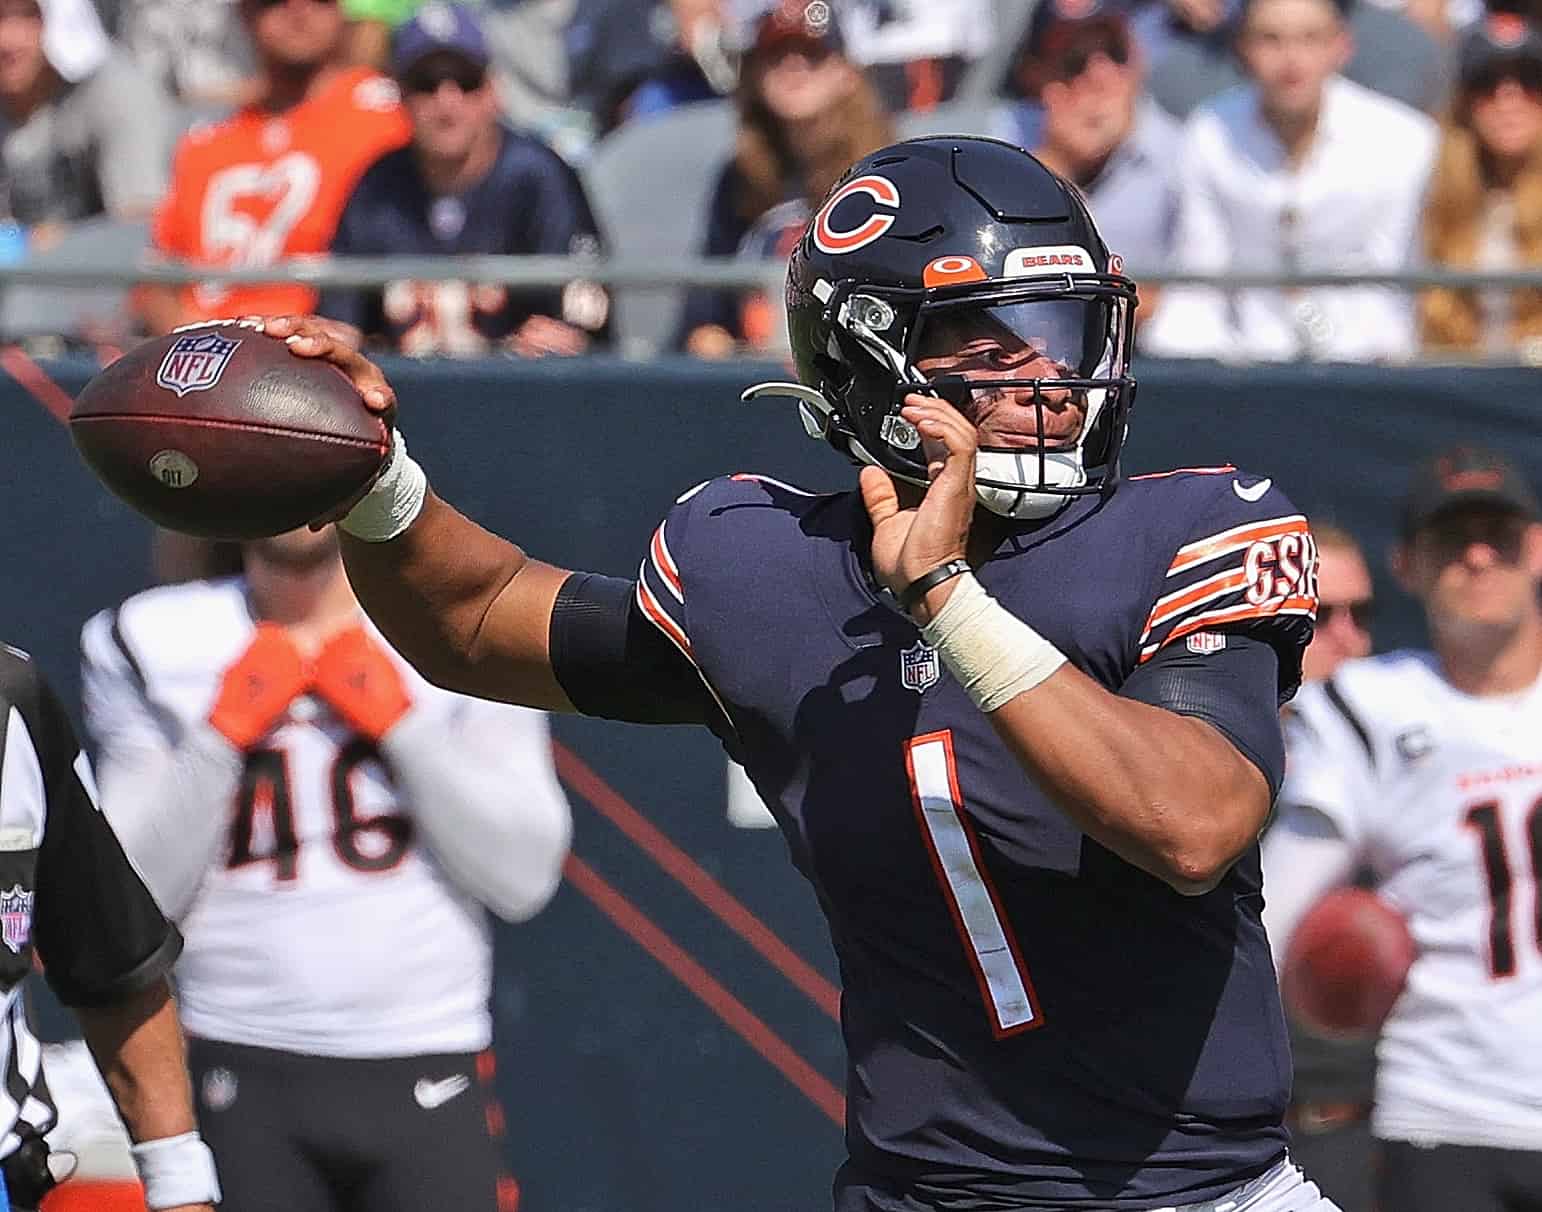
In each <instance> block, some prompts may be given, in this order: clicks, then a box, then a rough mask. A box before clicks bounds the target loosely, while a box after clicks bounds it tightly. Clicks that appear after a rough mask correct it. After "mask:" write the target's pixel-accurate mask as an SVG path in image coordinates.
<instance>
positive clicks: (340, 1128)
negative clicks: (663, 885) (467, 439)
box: [82, 528, 569, 1212]
mask: <svg viewBox="0 0 1542 1212" xmlns="http://www.w3.org/2000/svg"><path fill="white" fill-rule="evenodd" d="M244 556H245V565H246V569H245V573H244V575H242V576H239V577H227V578H224V579H221V580H214V581H198V582H192V583H189V584H185V585H173V586H164V587H161V588H158V589H152V590H149V591H148V592H145V593H141V594H139V595H137V596H135V597H132V598H130V599H129V600H128V601H127V602H125V603H123V605H122V606H120V607H118V608H117V609H115V610H111V611H108V612H105V613H103V614H100V615H97V616H96V617H95V618H93V619H92V620H91V621H90V622H89V623H87V625H86V627H85V631H84V634H83V638H82V645H83V649H84V666H85V668H84V683H85V686H84V698H85V710H86V723H87V727H88V728H89V730H90V731H91V733H92V734H93V736H94V738H95V740H96V744H97V750H98V771H99V775H100V778H101V789H102V808H103V811H104V812H105V813H106V814H107V816H108V818H109V819H110V820H111V821H112V823H113V825H114V827H115V828H116V829H117V830H118V831H119V835H120V836H121V837H122V839H123V845H124V849H125V850H126V851H127V852H128V854H129V856H130V858H132V859H133V860H134V863H135V865H136V866H137V867H138V869H139V870H140V871H142V872H143V873H144V877H145V881H146V883H147V884H148V885H149V886H150V889H151V891H152V892H153V893H154V894H155V896H156V899H157V900H158V901H159V902H160V904H161V906H162V907H163V909H164V910H165V911H166V914H167V916H169V917H171V918H173V919H174V920H175V921H177V922H178V923H179V924H180V925H181V927H182V932H183V934H184V936H185V938H186V949H185V951H184V952H183V955H182V959H181V961H180V963H179V964H178V966H177V970H176V979H177V988H178V994H179V997H180V1009H181V1014H182V1023H183V1026H184V1028H185V1029H186V1031H187V1033H188V1036H189V1055H190V1060H191V1068H192V1073H193V1081H194V1086H195V1089H196V1093H197V1098H198V1116H199V1122H200V1125H201V1127H202V1129H203V1133H204V1136H205V1138H206V1139H207V1140H208V1141H209V1144H210V1147H212V1148H213V1150H214V1154H215V1157H216V1159H217V1160H218V1162H219V1165H220V1173H221V1177H222V1178H223V1180H224V1185H225V1190H226V1193H227V1196H228V1198H229V1200H230V1203H231V1206H232V1207H235V1208H240V1209H243V1210H244V1212H260V1210H261V1209H269V1208H271V1209H275V1210H277V1209H284V1210H285V1212H332V1210H334V1209H344V1208H353V1207H365V1206H367V1207H369V1208H370V1209H371V1210H372V1212H375V1210H379V1212H389V1210H391V1209H403V1210H406V1209H414V1210H416V1209H426V1208H455V1209H457V1210H459V1209H465V1210H466V1212H494V1210H495V1209H497V1210H499V1212H506V1210H507V1209H509V1208H510V1207H512V1201H513V1190H514V1189H513V1188H512V1186H511V1185H510V1180H508V1179H507V1178H506V1177H504V1176H502V1174H501V1170H502V1165H501V1157H500V1150H499V1147H498V1145H497V1144H496V1142H495V1141H494V1140H493V1139H492V1138H491V1135H490V1133H491V1128H490V1126H489V1125H491V1124H495V1123H496V1122H497V1113H496V1112H492V1111H489V1109H488V1107H487V1104H486V1100H485V1097H484V1091H483V1089H482V1087H483V1085H484V1083H485V1080H486V1079H487V1078H488V1077H490V1075H491V1061H492V1058H491V1053H489V1052H486V1049H487V1048H488V1046H489V1044H490V1042H491V1035H492V1016H491V1010H490V1008H489V1005H488V999H489V995H490V993H491V985H492V946H491V930H490V924H489V921H488V915H487V912H486V911H485V910H484V908H483V906H486V907H487V908H488V909H491V910H492V911H493V912H495V913H497V914H498V916H500V917H502V918H504V919H507V920H512V921H518V920H523V919H525V918H528V917H530V916H531V915H532V914H534V913H536V912H537V911H538V910H539V909H540V908H541V906H542V905H544V904H545V903H546V901H547V900H548V899H549V898H550V896H551V895H552V893H553V892H554V891H555V890H556V887H557V883H558V880H559V878H560V873H561V869H562V862H563V860H564V858H565V857H566V854H567V841H568V834H569V819H568V808H567V802H566V800H565V799H564V798H563V795H562V792H561V789H560V788H559V786H558V785H557V780H556V774H555V772H554V770H553V767H552V759H551V750H550V743H549V739H548V733H547V724H546V720H545V718H544V717H543V716H542V715H540V714H539V713H537V712H532V711H526V710H523V709H521V708H518V707H510V706H506V705H504V704H500V703H489V702H484V701H481V700H477V699H469V698H465V697H462V696H459V695H454V694H450V693H448V692H446V691H443V690H439V689H437V688H436V687H433V686H430V685H428V684H427V683H426V682H424V681H423V679H422V678H421V677H419V676H418V675H417V674H416V673H414V672H413V671H412V670H411V669H410V668H409V667H408V666H407V664H406V662H404V661H402V660H401V659H400V658H399V657H398V656H397V655H396V654H395V653H393V652H391V651H390V649H389V648H388V647H387V646H386V645H385V644H384V643H383V642H382V641H381V639H380V637H379V635H378V633H377V632H375V630H374V629H373V628H371V627H370V626H368V624H367V622H366V621H365V620H364V618H363V616H362V614H361V613H360V611H359V606H358V603H357V602H356V601H355V599H354V597H353V594H352V593H351V592H350V590H349V588H348V582H347V579H346V577H345V576H344V573H343V568H342V563H341V561H340V559H339V557H338V550H337V538H336V533H335V531H334V530H333V529H331V528H328V529H327V530H325V531H322V532H318V533H312V532H309V531H305V530H301V531H299V532H298V533H294V534H288V535H280V536H278V537H277V538H273V539H264V540H261V541H260V542H256V543H251V544H247V545H246V546H245V549H244Z"/></svg>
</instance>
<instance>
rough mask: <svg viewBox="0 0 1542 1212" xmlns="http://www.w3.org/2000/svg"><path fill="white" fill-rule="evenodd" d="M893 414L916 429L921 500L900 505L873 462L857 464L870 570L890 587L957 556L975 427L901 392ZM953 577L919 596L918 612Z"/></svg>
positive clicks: (932, 603) (936, 599)
mask: <svg viewBox="0 0 1542 1212" xmlns="http://www.w3.org/2000/svg"><path fill="white" fill-rule="evenodd" d="M900 415H901V416H903V417H904V418H905V420H907V421H909V422H910V423H911V424H912V425H914V426H915V427H916V429H917V430H919V431H920V434H921V441H922V449H923V450H925V451H926V454H927V460H928V468H927V470H928V473H929V474H930V476H931V481H932V482H931V485H930V487H928V488H927V490H926V495H925V496H924V497H922V499H921V503H920V504H919V505H916V506H913V507H908V508H907V507H902V505H901V503H900V498H899V490H898V487H897V486H896V484H895V482H894V480H893V479H892V478H891V477H890V476H889V473H888V472H886V471H884V470H883V469H882V468H881V467H864V468H863V469H862V478H861V485H862V503H863V504H864V505H866V506H867V514H868V517H869V518H871V519H872V522H873V553H872V558H873V572H874V574H875V575H876V576H877V577H878V579H879V581H880V582H882V583H883V584H884V585H885V586H886V587H887V588H888V589H889V590H890V591H892V592H893V593H896V594H898V593H900V592H902V591H903V590H904V589H905V587H906V586H908V585H909V584H910V583H911V582H912V581H914V580H915V579H916V578H917V577H919V576H921V575H923V574H924V573H927V572H930V571H931V570H932V569H933V568H936V567H937V566H938V565H939V564H944V563H946V562H947V561H948V560H951V559H955V558H958V559H962V558H963V557H964V555H965V552H966V549H967V548H968V546H969V524H970V521H971V520H972V519H973V517H974V506H975V492H974V459H975V448H976V446H977V443H978V440H977V437H976V434H975V428H974V426H973V425H971V424H970V423H969V421H967V420H966V419H965V418H964V416H963V414H962V413H960V412H959V411H958V409H956V408H954V407H953V406H952V405H951V404H949V403H948V402H947V401H946V400H939V399H936V398H934V397H931V396H922V395H909V396H906V397H905V406H904V408H903V409H901V412H900ZM952 589H953V583H952V582H951V581H945V582H943V584H941V585H939V586H938V587H937V588H936V589H934V590H932V592H931V593H929V594H927V595H926V598H925V599H924V605H923V606H921V607H918V611H920V612H923V613H924V617H927V618H929V617H930V615H931V614H935V613H936V611H937V610H938V609H940V608H941V605H942V603H943V602H944V601H946V600H947V595H948V594H950V593H951V592H952Z"/></svg>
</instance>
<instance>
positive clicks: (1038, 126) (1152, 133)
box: [997, 0, 1178, 318]
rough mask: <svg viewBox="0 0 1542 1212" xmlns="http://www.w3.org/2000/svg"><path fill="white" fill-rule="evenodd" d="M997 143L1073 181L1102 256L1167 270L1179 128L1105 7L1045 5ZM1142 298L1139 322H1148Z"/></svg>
mask: <svg viewBox="0 0 1542 1212" xmlns="http://www.w3.org/2000/svg"><path fill="white" fill-rule="evenodd" d="M1013 81H1014V84H1015V86H1016V88H1017V90H1018V92H1019V94H1020V99H1019V100H1018V101H1016V102H1014V103H1012V104H1011V105H1010V106H1008V107H1007V108H1006V109H1005V110H1004V111H1003V112H1002V113H1001V114H1000V115H999V116H998V118H997V130H998V133H999V134H1000V135H1001V137H1002V138H1004V139H1006V140H1008V141H1009V142H1012V143H1017V144H1019V145H1020V146H1022V147H1028V148H1032V149H1033V153H1034V155H1036V156H1037V157H1038V158H1039V159H1040V160H1042V161H1043V162H1044V163H1045V164H1046V165H1048V166H1049V167H1050V168H1052V169H1054V170H1055V171H1056V172H1058V173H1060V174H1061V175H1062V176H1064V177H1067V178H1069V179H1070V180H1071V181H1074V182H1075V183H1076V185H1077V186H1079V187H1080V188H1081V191H1082V193H1083V194H1084V195H1085V196H1086V198H1087V204H1088V206H1089V207H1090V208H1091V210H1092V215H1093V218H1094V219H1096V220H1097V224H1098V228H1099V230H1100V231H1101V232H1102V233H1103V237H1104V239H1105V240H1106V241H1107V242H1108V246H1109V248H1111V249H1112V250H1114V251H1115V252H1117V253H1118V254H1119V255H1120V256H1122V257H1123V258H1124V259H1125V261H1126V262H1127V263H1128V264H1129V265H1130V267H1131V268H1132V269H1134V270H1141V269H1148V270H1149V269H1160V268H1162V267H1163V266H1165V265H1166V263H1167V260H1168V254H1169V250H1170V247H1171V243H1172V235H1173V224H1174V222H1175V221H1176V215H1177V203H1178V180H1177V173H1176V167H1175V166H1176V160H1177V149H1178V125H1177V123H1176V122H1174V121H1173V119H1172V118H1170V117H1168V116H1167V114H1165V113H1164V112H1163V111H1162V109H1161V108H1160V107H1159V106H1158V105H1157V104H1156V103H1155V102H1154V101H1152V100H1151V98H1150V97H1149V96H1148V95H1147V94H1146V92H1145V89H1144V81H1145V65H1144V63H1143V61H1142V59H1141V56H1140V52H1139V49H1138V48H1137V47H1136V45H1135V42H1134V40H1133V39H1132V37H1131V34H1130V28H1129V25H1128V23H1127V21H1126V19H1125V16H1124V14H1123V12H1122V11H1120V10H1118V9H1115V8H1114V7H1113V6H1112V5H1111V4H1110V3H1108V0H1090V2H1089V0H1044V3H1042V4H1040V5H1039V6H1038V7H1037V8H1036V9H1035V10H1034V14H1033V19H1032V20H1031V21H1030V23H1029V27H1028V30H1027V32H1026V34H1025V36H1024V39H1023V44H1022V48H1021V50H1020V52H1019V54H1018V57H1017V62H1016V66H1015V68H1014V70H1013ZM1149 295H1150V292H1149V291H1148V290H1147V289H1146V288H1142V291H1141V313H1142V317H1143V318H1144V317H1145V316H1148V315H1150V314H1151V308H1150V305H1151V301H1152V300H1151V298H1150V297H1149Z"/></svg>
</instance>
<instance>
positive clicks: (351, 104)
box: [154, 68, 410, 321]
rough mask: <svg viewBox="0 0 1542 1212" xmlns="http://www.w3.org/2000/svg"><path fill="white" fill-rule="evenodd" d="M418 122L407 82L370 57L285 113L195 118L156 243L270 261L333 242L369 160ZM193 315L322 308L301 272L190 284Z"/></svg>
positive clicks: (183, 252)
mask: <svg viewBox="0 0 1542 1212" xmlns="http://www.w3.org/2000/svg"><path fill="white" fill-rule="evenodd" d="M409 133H410V127H409V125H408V120H407V115H406V114H405V112H404V111H403V110H402V107H401V99H400V96H399V94H398V92H397V89H396V85H395V84H394V83H393V82H392V81H390V80H388V79H386V78H385V77H384V76H381V75H378V74H377V73H375V72H374V71H371V70H370V69H368V68H351V69H349V70H347V71H343V72H340V73H339V74H338V75H337V77H336V78H335V79H334V80H333V81H331V82H330V83H329V84H327V85H326V86H325V87H324V88H323V89H322V90H321V91H320V92H318V93H317V94H316V95H315V96H313V97H310V98H308V99H307V100H305V101H304V102H302V103H301V104H299V105H297V106H295V107H294V108H293V109H290V110H288V111H285V112H283V113H270V112H268V111H266V110H263V109H260V108H257V107H248V108H246V109H243V110H241V111H240V112H238V113H236V114H235V115H234V116H232V117H230V118H228V119H227V120H225V121H224V122H219V123H215V124H213V125H210V126H207V127H203V128H200V129H197V130H194V131H193V132H191V133H190V134H189V135H187V137H186V138H184V139H183V140H182V143H181V145H180V146H179V147H178V148H177V156H176V163H175V165H174V166H173V168H172V180H171V189H170V191H169V192H168V194H167V196H166V199H165V201H164V202H163V203H162V205H161V209H160V211H159V213H158V214H157V215H156V219H155V231H154V243H155V247H156V248H157V249H158V250H159V251H161V252H162V253H165V254H166V255H167V256H170V257H175V258H177V259H179V260H188V261H197V262H203V263H206V264H210V265H219V266H232V267H242V266H263V265H272V264H275V263H276V262H278V261H280V260H282V259H284V258H287V257H295V256H305V255H314V254H319V253H325V252H326V251H327V249H328V247H329V246H330V244H331V242H332V235H333V233H334V231H336V229H337V221H338V218H339V216H340V215H341V214H342V212H343V206H344V204H346V203H347V201H348V196H349V195H350V194H351V193H352V192H353V187H354V186H355V185H356V184H357V183H358V180H359V178H360V177H361V176H362V175H363V173H364V170H365V169H367V168H368V167H369V166H370V165H371V164H373V163H374V162H375V161H376V160H377V159H379V158H380V157H381V156H383V155H384V154H385V153H386V152H388V151H392V150H394V149H395V148H398V147H400V146H401V145H402V144H404V143H405V142H406V141H407V138H408V135H409ZM182 301H183V306H184V309H185V311H186V314H185V316H184V319H185V320H188V321H191V320H196V319H210V318H214V317H216V316H232V315H246V314H249V313H250V314H258V315H274V314H279V313H284V312H304V311H311V310H314V306H315V301H316V293H315V291H313V290H312V289H311V288H310V287H308V286H299V285H293V284H277V285H271V286H270V285H252V286H235V287H228V288H226V287H219V286H215V285H212V284H201V285H197V286H193V287H190V288H188V289H187V290H186V291H184V292H183V300H182Z"/></svg>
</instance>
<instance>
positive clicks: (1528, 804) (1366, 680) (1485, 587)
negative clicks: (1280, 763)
mask: <svg viewBox="0 0 1542 1212" xmlns="http://www.w3.org/2000/svg"><path fill="white" fill-rule="evenodd" d="M1539 518H1542V510H1539V507H1538V502H1537V497H1536V495H1535V493H1534V492H1533V490H1532V487H1531V485H1530V484H1529V483H1528V482H1527V480H1526V479H1525V477H1524V476H1522V475H1521V473H1520V472H1519V471H1518V470H1517V469H1516V468H1515V467H1514V466H1513V465H1512V464H1510V463H1509V462H1508V461H1506V460H1505V459H1503V458H1501V457H1499V456H1498V455H1495V454H1493V453H1491V452H1487V451H1482V450H1475V449H1472V448H1456V449H1453V450H1450V451H1447V452H1445V453H1444V454H1442V455H1440V456H1438V457H1436V458H1434V459H1432V460H1430V461H1429V462H1428V463H1426V464H1424V465H1423V466H1422V467H1421V468H1420V469H1419V470H1418V471H1417V472H1416V474H1415V476H1414V479H1413V481H1412V484H1411V486H1410V490H1409V493H1408V496H1407V498H1406V500H1405V502H1404V506H1403V511H1402V538H1401V540H1400V542H1399V543H1398V545H1397V547H1396V549H1395V551H1394V553H1393V560H1392V567H1393V571H1394V573H1395V574H1396V576H1397V579H1398V581H1399V582H1400V583H1401V584H1402V586H1403V587H1404V588H1405V589H1406V590H1407V591H1408V592H1409V593H1410V594H1412V595H1413V596H1414V597H1416V598H1417V599H1418V600H1419V601H1420V603H1421V604H1422V605H1423V607H1424V613H1425V617H1426V620H1427V622H1428V625H1429V633H1430V640H1431V649H1430V650H1429V651H1416V650H1411V649H1405V650H1403V651H1399V652H1392V653H1387V654H1385V655H1381V656H1375V657H1370V658H1367V659H1365V660H1360V661H1350V662H1347V663H1345V664H1344V665H1341V666H1340V667H1339V669H1338V670H1337V671H1336V672H1335V673H1334V674H1333V676H1332V677H1330V678H1328V679H1327V680H1326V681H1325V682H1321V683H1318V684H1317V685H1315V686H1309V687H1307V688H1305V689H1304V690H1303V691H1302V693H1301V694H1300V695H1299V696H1298V697H1297V699H1296V702H1295V704H1294V706H1293V709H1292V716H1291V719H1290V720H1289V721H1288V722H1287V728H1286V735H1287V752H1288V763H1287V774H1286V779H1285V784H1284V787H1283V789H1282V791H1281V793H1280V802H1279V812H1278V819H1277V822H1276V824H1275V825H1274V827H1273V828H1272V829H1271V830H1270V832H1269V833H1268V835H1267V836H1266V837H1265V839H1264V868H1265V871H1266V872H1267V879H1268V885H1269V901H1268V905H1267V907H1266V908H1265V911H1264V923H1265V926H1266V927H1267V928H1268V930H1269V935H1270V941H1271V944H1272V945H1273V947H1274V951H1275V955H1276V957H1279V956H1282V955H1283V954H1284V952H1285V949H1286V947H1287V946H1288V944H1289V940H1290V936H1291V933H1292V930H1293V929H1294V927H1295V925H1296V923H1297V922H1298V921H1299V920H1300V918H1301V916H1302V915H1303V914H1304V913H1305V912H1306V910H1307V909H1308V908H1309V907H1310V906H1311V905H1312V904H1313V903H1314V902H1315V901H1316V900H1317V898H1318V897H1319V896H1321V895H1322V894H1323V893H1324V892H1325V891H1327V890H1328V889H1329V888H1331V887H1333V886H1335V885H1337V884H1341V883H1344V882H1346V881H1347V880H1348V879H1349V878H1350V877H1351V875H1352V874H1353V873H1354V871H1355V870H1356V868H1357V867H1360V866H1361V865H1367V866H1369V867H1370V869H1371V871H1372V872H1373V874H1374V877H1375V881H1376V884H1377V886H1378V890H1379V892H1380V894H1381V896H1382V897H1383V898H1384V899H1385V900H1387V901H1388V902H1389V903H1390V904H1391V905H1392V906H1393V907H1394V908H1396V909H1397V910H1398V911H1399V912H1401V913H1402V914H1403V915H1404V917H1405V918H1406V919H1407V921H1408V925H1409V929H1410V932H1411V933H1412V935H1413V938H1414V941H1415V944H1416V946H1417V948H1418V953H1417V956H1416V958H1415V960H1414V963H1413V968H1412V969H1411V970H1410V972H1409V976H1408V981H1407V985H1406V987H1405V989H1404V991H1403V994H1402V996H1401V997H1400V998H1399V1000H1398V1002H1397V1004H1396V1005H1395V1006H1394V1007H1393V1010H1392V1014H1391V1016H1390V1017H1389V1018H1388V1019H1387V1022H1386V1023H1385V1024H1384V1026H1383V1028H1382V1035H1381V1040H1380V1043H1379V1045H1378V1050H1377V1058H1378V1069H1377V1075H1376V1092H1375V1101H1374V1108H1373V1111H1372V1119H1371V1127H1372V1132H1373V1133H1374V1135H1375V1137H1376V1140H1377V1142H1378V1150H1379V1152H1380V1160H1379V1164H1378V1166H1377V1171H1376V1174H1377V1177H1376V1183H1377V1188H1378V1190H1377V1198H1378V1204H1379V1206H1380V1207H1382V1208H1385V1209H1388V1210H1389V1212H1392V1210H1395V1212H1450V1210H1452V1209H1457V1208H1460V1209H1462V1212H1518V1210H1529V1209H1535V1208H1538V1207H1542V1103H1539V1102H1538V1098H1537V1092H1538V1091H1539V1090H1542V899H1539V898H1542V886H1539V885H1542V811H1539V808H1538V805H1539V804H1542V602H1539V597H1538V594H1539V590H1542V521H1539Z"/></svg>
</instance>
